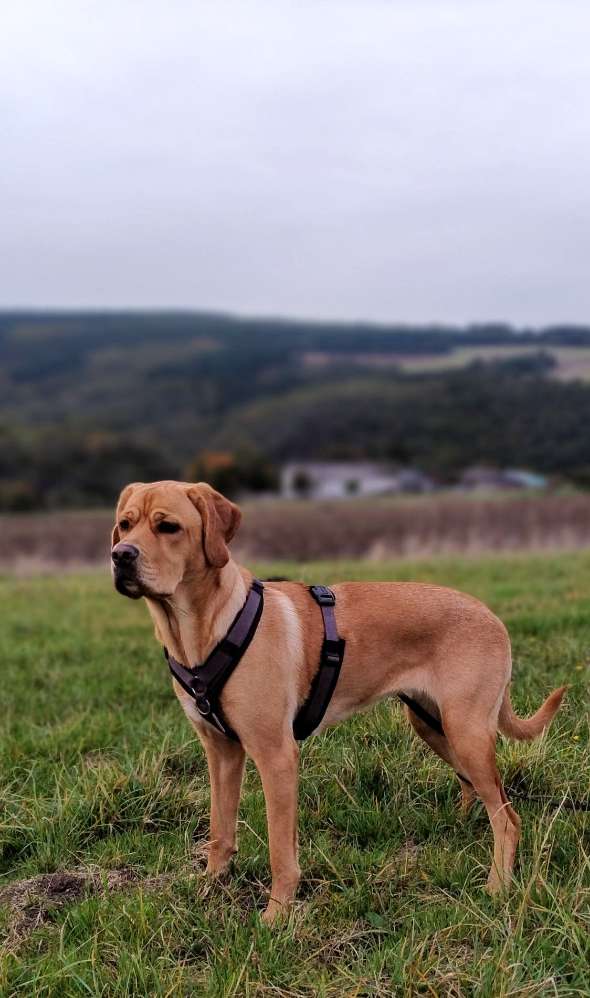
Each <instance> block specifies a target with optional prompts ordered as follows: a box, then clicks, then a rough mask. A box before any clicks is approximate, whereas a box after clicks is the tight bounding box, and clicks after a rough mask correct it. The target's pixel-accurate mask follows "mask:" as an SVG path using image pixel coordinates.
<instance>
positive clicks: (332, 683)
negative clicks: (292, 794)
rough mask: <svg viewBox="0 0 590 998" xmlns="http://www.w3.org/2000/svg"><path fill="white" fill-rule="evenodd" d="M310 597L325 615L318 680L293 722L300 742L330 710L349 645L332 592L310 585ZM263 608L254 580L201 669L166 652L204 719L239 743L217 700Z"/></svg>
mask: <svg viewBox="0 0 590 998" xmlns="http://www.w3.org/2000/svg"><path fill="white" fill-rule="evenodd" d="M310 593H311V595H312V596H313V598H314V599H315V601H316V603H318V605H319V607H320V610H321V612H322V620H323V624H324V640H323V644H322V651H321V656H320V665H319V669H318V671H317V673H316V674H315V676H314V679H313V682H312V684H311V689H310V691H309V695H308V697H307V700H306V701H305V703H304V704H303V705H302V707H301V708H300V710H299V711H298V713H297V716H296V717H295V720H294V722H293V734H294V736H295V738H297V739H298V740H299V741H301V740H303V739H304V738H307V737H308V736H309V735H311V733H312V732H313V731H315V729H316V728H317V727H318V725H319V724H320V722H321V721H322V719H323V717H324V714H325V713H326V710H327V709H328V705H329V703H330V700H331V698H332V694H333V692H334V689H335V687H336V683H337V682H338V676H339V675H340V668H341V666H342V660H343V658H344V647H345V642H344V640H343V639H342V638H340V637H339V636H338V630H337V627H336V618H335V616H334V606H335V603H336V597H335V596H334V593H333V592H332V590H331V589H328V588H327V587H326V586H311V587H310ZM263 607H264V586H263V584H262V582H260V581H259V580H258V579H254V580H253V582H252V587H251V589H250V591H249V593H248V596H247V599H246V602H245V603H244V606H243V607H242V609H241V610H240V612H239V613H238V615H237V616H236V617H235V619H234V621H233V623H232V625H231V627H230V629H229V631H228V632H227V635H226V637H225V638H224V639H223V640H222V641H220V642H219V644H218V645H217V646H216V647H215V648H214V649H213V651H212V652H211V654H210V655H209V656H208V657H207V659H206V660H205V662H204V663H203V665H199V666H196V667H195V668H193V669H187V668H185V666H184V665H182V664H181V663H180V662H178V661H177V660H176V659H175V658H173V657H172V655H170V654H169V653H168V651H167V649H164V654H165V656H166V658H167V660H168V665H169V667H170V671H171V673H172V675H173V676H174V678H175V679H176V680H177V682H178V683H180V685H181V686H182V688H183V689H184V690H185V691H186V692H187V693H188V694H189V696H191V697H192V698H193V699H194V701H195V704H196V707H197V710H198V711H199V713H200V714H201V717H203V718H204V719H205V720H206V721H208V722H209V723H210V724H212V725H213V726H214V727H215V728H217V730H218V731H220V732H221V733H222V734H224V735H227V737H228V738H233V739H234V740H235V741H239V739H238V736H237V734H236V733H235V731H233V729H232V728H231V727H230V725H229V724H228V723H227V721H226V720H225V718H224V717H223V713H222V710H221V704H220V702H219V698H220V695H221V691H222V690H223V687H224V686H225V684H226V682H227V681H228V679H229V677H230V676H231V674H232V672H233V671H234V669H235V668H236V667H237V666H238V664H239V662H240V660H241V658H242V656H243V655H244V653H245V651H246V649H247V648H248V645H249V644H250V642H251V640H252V638H253V637H254V634H255V633H256V628H257V627H258V624H259V621H260V617H261V616H262V610H263Z"/></svg>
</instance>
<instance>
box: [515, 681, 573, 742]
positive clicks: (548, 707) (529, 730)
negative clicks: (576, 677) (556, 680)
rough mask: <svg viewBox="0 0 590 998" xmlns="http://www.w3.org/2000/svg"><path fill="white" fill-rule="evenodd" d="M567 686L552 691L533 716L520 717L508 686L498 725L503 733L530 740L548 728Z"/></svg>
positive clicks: (521, 739) (519, 739)
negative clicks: (512, 701)
mask: <svg viewBox="0 0 590 998" xmlns="http://www.w3.org/2000/svg"><path fill="white" fill-rule="evenodd" d="M566 689H567V686H560V687H559V689H557V690H553V693H550V694H549V696H548V697H547V699H546V700H545V703H544V704H542V705H541V707H539V709H538V711H537V712H536V714H533V716H532V717H526V718H525V717H518V716H517V715H516V714H515V713H514V710H513V709H512V704H511V703H510V690H509V687H508V686H507V687H506V690H505V693H504V699H503V700H502V706H501V707H500V715H499V717H498V727H499V729H500V731H501V732H502V734H503V735H507V736H508V737H509V738H517V739H518V741H521V742H530V741H532V740H533V738H536V737H537V736H538V735H540V734H541V732H542V731H544V730H545V728H548V727H549V725H550V724H551V721H552V720H553V717H554V715H555V714H556V713H557V711H558V709H559V705H560V703H561V700H562V697H563V694H564V693H565V691H566Z"/></svg>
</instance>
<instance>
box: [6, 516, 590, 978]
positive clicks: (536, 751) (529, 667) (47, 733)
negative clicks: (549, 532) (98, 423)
mask: <svg viewBox="0 0 590 998" xmlns="http://www.w3.org/2000/svg"><path fill="white" fill-rule="evenodd" d="M105 526H106V521H105ZM253 567H254V568H255V569H256V570H257V571H258V572H259V573H260V574H265V573H267V572H270V571H271V570H272V571H279V572H283V573H285V574H292V575H293V576H295V577H302V576H303V577H304V579H305V580H306V581H310V582H311V581H316V582H320V581H321V582H324V583H330V582H331V581H334V580H336V579H337V578H342V577H348V578H356V579H369V578H381V579H385V578H402V579H405V578H415V579H422V580H431V581H435V582H438V583H444V584H449V585H454V586H457V587H459V588H462V589H465V590H468V591H469V592H472V593H474V594H475V595H477V596H479V597H481V598H483V599H484V600H486V601H487V602H489V603H490V605H491V606H492V607H493V609H494V610H496V611H497V612H498V613H500V614H501V616H502V617H503V618H504V620H505V621H506V623H507V625H508V627H509V629H510V633H511V635H512V638H513V643H514V660H515V665H514V686H513V700H514V702H515V704H516V707H517V709H518V710H519V711H520V712H521V713H527V712H531V711H532V710H534V709H535V708H536V707H537V705H538V704H539V703H540V701H541V699H542V698H543V697H544V696H545V695H546V694H547V693H548V692H549V690H550V689H551V688H553V687H554V686H556V685H557V684H559V683H564V682H565V683H569V684H570V690H569V692H568V695H567V702H566V704H565V707H564V709H563V711H562V712H560V714H559V715H558V718H557V720H556V723H555V725H554V727H553V728H552V729H551V732H550V734H549V736H548V737H547V738H546V739H544V740H543V741H542V742H540V743H533V744H531V745H522V744H514V743H506V742H504V741H501V743H500V749H499V759H500V768H501V771H502V773H503V775H504V778H505V781H506V784H507V785H508V786H509V787H515V788H517V790H518V791H519V796H518V797H514V804H515V806H516V807H517V810H518V811H519V813H520V815H521V817H522V819H523V832H524V835H523V841H522V846H521V851H520V854H519V862H518V864H517V868H516V877H515V884H514V889H513V891H512V893H511V895H510V896H509V897H508V898H507V899H505V900H500V901H492V900H491V899H489V898H488V897H487V895H485V893H484V892H483V890H482V888H483V884H484V882H485V877H486V872H487V870H486V868H487V865H488V862H489V852H490V842H491V835H490V831H489V826H488V822H487V818H486V816H485V814H484V813H483V812H482V809H481V808H480V807H479V806H477V807H476V808H475V810H474V812H473V813H472V815H471V816H470V817H469V818H468V819H467V820H462V819H460V818H459V816H458V814H457V808H456V805H457V800H458V796H459V788H458V783H457V781H456V780H455V779H454V778H453V777H452V776H451V774H450V773H449V771H448V770H447V769H446V768H445V767H444V765H443V764H442V763H441V762H439V760H438V759H437V758H435V757H434V756H432V755H430V754H427V753H426V751H425V750H424V749H423V747H422V744H421V743H419V742H418V740H417V739H416V738H415V737H414V736H413V735H412V734H411V732H410V729H409V727H408V726H407V724H406V722H405V720H404V718H403V715H402V713H401V710H400V709H399V708H398V707H397V706H395V705H391V706H389V705H382V706H381V707H379V708H378V709H376V710H374V711H372V712H371V713H369V714H367V715H364V716H360V717H357V718H355V719H354V720H352V721H351V722H348V723H347V724H344V725H341V726H340V727H339V728H337V729H335V730H333V731H331V732H329V733H327V734H326V735H324V736H322V737H320V738H317V739H311V740H310V741H309V742H308V743H307V744H306V745H305V746H304V747H303V749H302V780H301V793H300V799H301V817H300V831H301V864H302V868H303V871H304V878H303V883H302V887H301V891H300V900H299V903H298V906H297V909H296V911H295V913H294V916H293V918H292V920H291V922H290V923H289V924H287V925H286V926H284V927H283V928H281V929H279V930H278V931H276V932H275V933H270V932H269V931H268V930H267V929H265V928H263V927H262V926H261V924H260V922H259V919H258V912H259V911H260V910H262V908H263V906H264V901H265V894H266V892H267V891H268V888H269V883H270V880H269V872H268V862H267V847H266V831H265V815H264V807H263V798H262V792H261V788H260V784H259V780H258V777H257V774H256V772H255V770H254V769H253V767H249V768H248V772H247V778H246V783H245V787H244V796H243V804H242V809H241V813H240V853H239V855H238V857H237V858H236V863H235V870H234V873H233V875H232V877H231V878H230V879H228V880H227V881H226V882H224V883H222V884H216V885H211V884H209V883H207V882H206V881H205V879H204V877H203V858H202V844H203V841H204V838H205V836H206V834H207V809H208V787H207V780H206V776H205V763H204V759H203V755H202V753H201V751H200V749H199V748H198V747H197V744H196V742H195V739H194V737H192V735H191V731H190V728H189V726H188V725H187V723H186V722H185V720H184V718H183V717H182V716H181V712H180V709H179V707H178V706H177V704H176V700H175V698H174V697H173V694H172V692H171V689H170V684H169V679H168V676H167V673H166V668H165V664H164V662H163V660H162V656H161V653H160V651H159V650H158V648H157V646H156V644H155V642H154V640H153V637H152V628H151V625H150V623H149V620H148V616H147V612H146V611H145V608H144V607H143V606H142V605H141V604H137V603H131V602H129V601H126V600H123V599H121V598H120V597H118V596H116V595H115V594H114V592H113V591H112V590H111V586H110V583H109V580H108V577H107V575H106V572H96V573H87V574H85V575H82V576H76V575H68V576H62V577H54V578H49V579H40V578H36V579H26V580H24V579H20V580H19V579H15V578H14V577H13V576H5V577H4V578H0V600H1V604H2V627H1V629H0V656H1V660H2V683H1V685H0V706H1V709H0V753H1V758H2V766H1V768H0V780H1V783H2V790H1V795H0V808H1V814H0V930H1V933H2V940H3V941H2V944H1V945H2V951H1V955H0V994H1V995H3V996H4V995H5V996H16V995H19V996H20V995H22V996H25V998H29V996H33V995H34V996H41V998H50V996H51V998H53V996H55V998H62V996H65V998H69V996H82V995H92V996H105V998H106V996H109V998H110V996H132V995H134V996H141V998H146V996H148V995H149V996H151V995H158V996H165V995H166V996H188V995H199V996H200V995H203V996H206V998H226V996H227V998H230V996H265V998H266V996H268V998H283V996H284V998H315V996H321V998H341V996H342V998H345V996H350V998H352V996H359V998H360V996H383V995H396V996H397V995H400V996H407V998H413V996H415V995H430V996H439V995H447V996H449V998H463V996H471V995H478V996H479V995H481V996H490V998H492V996H494V998H495V996H506V998H508V996H522V998H525V996H526V998H534V996H546V995H558V996H586V995H588V993H590V855H589V853H590V849H589V845H590V814H589V813H588V812H584V811H573V810H571V809H569V808H568V807H567V798H568V796H570V795H571V797H572V798H581V799H582V800H586V801H587V800H588V796H589V790H590V739H589V713H588V706H589V704H588V679H589V664H590V553H588V554H579V553H578V554H568V555H565V556H551V557H545V558H541V557H532V556H530V555H529V556H524V555H521V556H514V557H511V558H508V557H491V558H485V559H479V560H478V561H475V560H458V559H453V560H451V559H448V558H447V559H441V560H438V561H428V562H424V561H422V562H405V563H404V564H403V565H400V564H393V563H386V562H384V563H381V564H375V563H361V562H352V561H351V562H347V563H342V564H338V565H335V564H333V563H329V562H326V563H322V564H319V563H318V564H313V565H308V566H307V567H305V568H302V566H297V565H293V564H291V563H286V562H285V563H279V564H277V563H275V564H272V565H271V564H265V565H262V564H257V565H254V566H253ZM522 795H524V798H523V796H522ZM546 797H547V798H549V800H547V801H546V800H545V798H546ZM537 798H541V799H540V800H538V799H537ZM562 800H563V802H564V803H563V806H561V805H560V802H561V801H562Z"/></svg>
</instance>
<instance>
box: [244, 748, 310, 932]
mask: <svg viewBox="0 0 590 998" xmlns="http://www.w3.org/2000/svg"><path fill="white" fill-rule="evenodd" d="M251 754H252V758H253V759H254V762H255V763H256V766H257V768H258V772H259V773H260V778H261V780H262V789H263V791H264V798H265V801H266V820H267V824H268V843H269V851H270V868H271V872H272V887H271V892H270V900H269V902H268V905H267V908H266V911H265V912H264V914H263V916H262V918H263V920H264V921H265V922H273V921H274V920H275V919H276V918H277V917H279V916H281V915H284V914H286V913H287V912H288V910H289V907H290V905H291V903H292V901H293V900H294V898H295V893H296V891H297V886H298V884H299V879H300V877H301V871H300V869H299V862H298V844H297V784H298V777H299V749H298V747H297V742H295V741H294V740H293V738H289V739H288V740H285V741H284V742H281V743H279V745H278V746H277V745H275V746H273V747H270V746H268V747H266V748H264V750H263V751H257V752H256V753H251Z"/></svg>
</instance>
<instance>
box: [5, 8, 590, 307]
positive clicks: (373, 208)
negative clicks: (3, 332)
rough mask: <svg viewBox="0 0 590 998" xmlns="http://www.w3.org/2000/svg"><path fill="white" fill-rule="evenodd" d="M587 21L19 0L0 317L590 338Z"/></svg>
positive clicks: (9, 20)
mask: <svg viewBox="0 0 590 998" xmlns="http://www.w3.org/2000/svg"><path fill="white" fill-rule="evenodd" d="M589 45H590V3H588V0H551V2H548V0H507V2H504V0H333V2H332V0H313V2H309V3H308V2H305V0H294V2H288V0H270V2H266V0H235V2H233V3H227V2H224V0H213V2H207V0H192V2H190V0H157V2H153V0H92V2H88V0H21V2H20V3H17V2H12V3H10V2H7V3H4V4H3V5H2V12H1V14H0V124H1V136H2V139H1V141H2V145H1V150H2V151H1V156H0V305H3V306H14V305H19V306H67V307H74V306H96V307H105V306H109V307H119V306H140V307H146V306H147V307H151V306H159V307H179V308H187V307H188V308H199V309H204V308H206V309H223V310H225V311H237V312H247V313H263V314H268V313H271V314H278V313H281V314H285V315H291V316H315V317H320V318H329V317H333V318H345V319H355V318H368V319H379V320H385V321H390V320H391V321H396V320H410V321H427V320H432V319H435V320H446V321H459V322H463V321H468V320H484V319H505V320H509V321H514V322H517V323H541V324H543V323H549V322H555V321H560V320H565V321H578V322H590V266H589V264H590V196H589V184H590V56H589V54H588V53H589Z"/></svg>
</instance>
